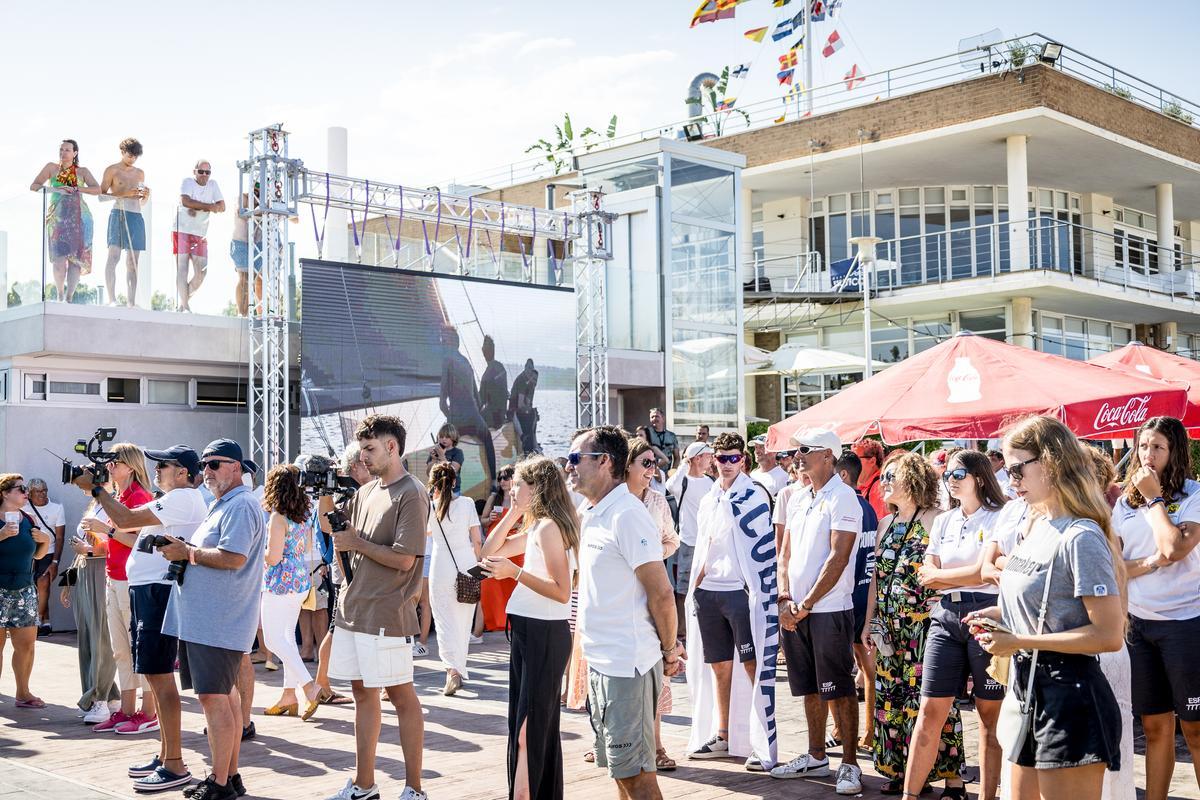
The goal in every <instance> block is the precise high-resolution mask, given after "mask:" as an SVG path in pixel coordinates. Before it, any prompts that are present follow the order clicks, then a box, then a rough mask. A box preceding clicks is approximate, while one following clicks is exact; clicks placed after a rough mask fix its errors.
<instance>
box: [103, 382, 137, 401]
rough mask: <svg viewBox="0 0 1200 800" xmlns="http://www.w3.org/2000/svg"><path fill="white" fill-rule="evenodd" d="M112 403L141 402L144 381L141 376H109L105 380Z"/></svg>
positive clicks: (109, 399)
mask: <svg viewBox="0 0 1200 800" xmlns="http://www.w3.org/2000/svg"><path fill="white" fill-rule="evenodd" d="M105 388H106V389H107V391H108V402H110V403H140V402H141V401H142V382H141V380H140V379H139V378H109V379H108V380H107V381H105Z"/></svg>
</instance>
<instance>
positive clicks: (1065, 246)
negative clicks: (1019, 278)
mask: <svg viewBox="0 0 1200 800" xmlns="http://www.w3.org/2000/svg"><path fill="white" fill-rule="evenodd" d="M1028 235H1029V256H1028V264H1029V268H1030V269H1031V270H1045V271H1053V272H1060V273H1064V274H1066V275H1070V276H1071V277H1072V279H1077V280H1093V281H1096V282H1097V283H1101V284H1107V285H1112V286H1120V287H1122V288H1124V289H1133V290H1141V291H1146V292H1151V293H1157V294H1163V295H1171V296H1174V297H1186V298H1191V299H1197V297H1198V294H1200V279H1198V275H1197V267H1200V255H1196V254H1193V253H1189V252H1186V251H1183V250H1181V249H1178V248H1175V249H1172V250H1171V251H1170V252H1163V251H1160V250H1159V248H1158V246H1157V244H1156V243H1154V242H1153V241H1150V240H1148V239H1147V238H1146V237H1144V236H1138V235H1130V234H1128V233H1125V234H1122V235H1117V234H1115V233H1113V232H1111V231H1101V230H1096V229H1094V228H1088V227H1085V226H1083V225H1079V224H1075V223H1069V222H1065V221H1060V220H1050V219H1046V218H1035V219H1031V220H1030V222H1029V231H1028ZM1011 236H1012V225H1011V224H1010V223H995V224H992V225H981V226H976V227H969V228H960V229H956V230H950V231H942V232H938V233H928V234H923V235H920V236H907V237H902V238H898V239H892V240H888V241H884V242H880V243H879V244H877V245H876V246H875V265H874V269H873V270H871V272H872V276H873V277H872V286H873V287H874V288H875V290H876V291H878V292H888V291H894V290H896V289H902V288H908V287H915V286H928V285H936V284H941V283H946V282H951V281H958V280H965V279H970V278H989V277H991V278H994V277H996V276H999V275H1002V274H1004V273H1007V272H1010V271H1012V257H1011V248H1010V239H1011ZM850 272H851V269H850V259H849V258H847V259H836V260H833V261H831V262H829V263H828V264H827V263H825V262H823V261H822V260H821V257H820V254H817V253H804V254H800V255H795V256H786V257H779V258H769V259H759V260H756V261H754V262H753V263H751V264H749V265H747V268H746V272H745V275H746V284H745V291H747V292H750V291H757V292H769V293H772V294H775V295H779V296H786V295H789V294H794V295H805V294H810V295H811V294H824V293H836V292H848V293H850V292H857V291H859V289H858V285H857V284H856V283H855V284H853V285H851V283H850V282H849V281H846V280H844V278H845V276H846V275H847V274H848V273H850ZM752 287H753V288H752Z"/></svg>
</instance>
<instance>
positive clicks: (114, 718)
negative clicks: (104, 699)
mask: <svg viewBox="0 0 1200 800" xmlns="http://www.w3.org/2000/svg"><path fill="white" fill-rule="evenodd" d="M131 719H133V717H127V716H125V715H124V714H122V713H121V712H120V711H114V712H112V713H111V714H109V715H108V719H106V720H104V722H101V723H99V724H97V725H95V726H94V727H93V728H92V732H93V733H104V732H107V731H113V730H116V728H117V726H118V725H121V724H122V723H125V722H128V721H129V720H131Z"/></svg>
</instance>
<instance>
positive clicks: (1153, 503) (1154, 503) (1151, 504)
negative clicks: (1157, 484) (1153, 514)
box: [1146, 495, 1167, 508]
mask: <svg viewBox="0 0 1200 800" xmlns="http://www.w3.org/2000/svg"><path fill="white" fill-rule="evenodd" d="M1166 502H1167V501H1166V500H1164V499H1163V498H1162V496H1161V495H1160V496H1158V497H1152V498H1150V501H1149V502H1147V503H1146V508H1154V507H1155V506H1157V505H1160V504H1163V505H1165V504H1166Z"/></svg>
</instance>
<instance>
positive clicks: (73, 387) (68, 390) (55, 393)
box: [46, 379, 100, 401]
mask: <svg viewBox="0 0 1200 800" xmlns="http://www.w3.org/2000/svg"><path fill="white" fill-rule="evenodd" d="M48 388H49V391H48V392H47V394H46V397H47V399H50V400H88V401H91V400H99V399H100V381H95V382H94V383H93V382H92V381H82V380H80V381H71V380H54V379H51V380H50V381H49V387H48Z"/></svg>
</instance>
